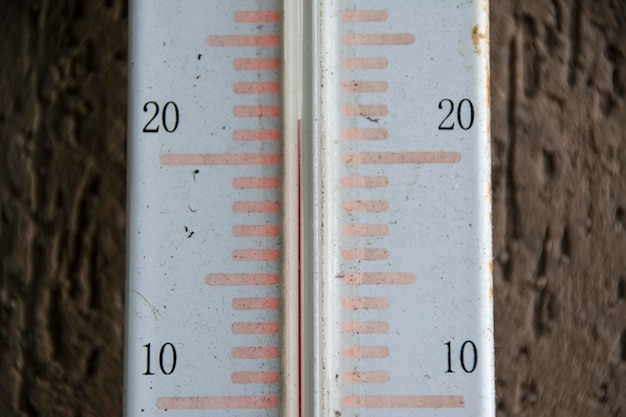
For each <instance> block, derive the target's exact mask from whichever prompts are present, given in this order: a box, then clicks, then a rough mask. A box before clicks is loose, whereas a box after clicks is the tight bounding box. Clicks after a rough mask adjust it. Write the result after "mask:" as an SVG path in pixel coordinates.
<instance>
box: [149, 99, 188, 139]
mask: <svg viewBox="0 0 626 417" xmlns="http://www.w3.org/2000/svg"><path fill="white" fill-rule="evenodd" d="M143 111H144V113H147V112H149V111H150V112H152V113H153V114H152V118H151V119H150V120H148V123H146V125H145V126H144V127H143V131H144V132H145V133H157V132H158V131H159V128H160V127H161V125H163V129H165V131H166V132H167V133H172V132H173V131H175V130H176V128H177V127H178V117H179V112H178V106H177V105H176V103H174V102H173V101H168V102H167V103H165V106H163V111H161V110H160V107H159V103H157V102H156V101H148V102H147V103H146V104H144V105H143ZM159 113H161V124H159V121H158V120H155V119H156V118H157V117H158V116H159Z"/></svg>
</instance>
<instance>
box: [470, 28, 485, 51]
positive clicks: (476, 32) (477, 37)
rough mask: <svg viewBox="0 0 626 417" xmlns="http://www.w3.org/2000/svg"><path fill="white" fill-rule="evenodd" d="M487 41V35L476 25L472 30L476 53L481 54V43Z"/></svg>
mask: <svg viewBox="0 0 626 417" xmlns="http://www.w3.org/2000/svg"><path fill="white" fill-rule="evenodd" d="M485 39H487V34H486V33H485V32H481V31H480V26H478V25H474V27H473V28H472V42H474V52H475V53H477V54H481V53H482V51H481V49H480V41H483V40H485Z"/></svg>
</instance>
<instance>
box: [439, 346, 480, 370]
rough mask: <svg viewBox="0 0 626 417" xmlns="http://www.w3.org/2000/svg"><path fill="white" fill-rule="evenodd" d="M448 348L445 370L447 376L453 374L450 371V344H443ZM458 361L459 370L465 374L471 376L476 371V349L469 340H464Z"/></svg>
mask: <svg viewBox="0 0 626 417" xmlns="http://www.w3.org/2000/svg"><path fill="white" fill-rule="evenodd" d="M444 345H446V346H447V347H448V369H447V370H446V373H447V374H453V373H454V371H453V370H452V342H446V343H444ZM459 359H460V360H461V368H462V369H463V371H464V372H465V373H467V374H471V373H472V372H474V371H475V370H476V366H477V365H478V349H477V348H476V345H475V344H474V342H472V341H471V340H466V341H465V342H463V344H462V345H461V350H460V352H459Z"/></svg>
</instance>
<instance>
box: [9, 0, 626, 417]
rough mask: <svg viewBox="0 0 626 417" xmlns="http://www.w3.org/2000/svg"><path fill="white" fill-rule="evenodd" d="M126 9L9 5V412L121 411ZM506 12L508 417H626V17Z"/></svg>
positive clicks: (74, 3)
mask: <svg viewBox="0 0 626 417" xmlns="http://www.w3.org/2000/svg"><path fill="white" fill-rule="evenodd" d="M126 10H127V4H126V2H125V1H123V0H90V1H83V0H55V1H51V0H49V1H45V0H38V1H36V0H25V1H18V0H0V65H1V66H0V92H1V93H2V94H0V375H2V382H0V416H24V417H25V416H29V417H31V416H106V417H109V416H111V417H112V416H119V415H121V384H122V329H123V327H122V325H123V285H124V253H125V248H124V220H125V211H124V205H125V196H124V193H125V123H126V120H125V115H126V78H127V62H126V54H127V46H126V43H127V11H126ZM491 13H492V21H491V25H492V27H491V36H492V43H491V50H492V108H493V115H492V116H493V117H492V119H493V124H492V134H493V144H494V147H493V157H494V158H493V174H494V176H493V185H494V188H493V197H494V223H495V230H494V242H495V249H494V251H495V254H494V255H495V260H496V262H495V271H494V273H495V304H496V342H497V346H496V356H497V358H496V359H497V360H496V366H497V378H498V384H497V388H498V399H497V404H498V415H499V416H500V417H504V416H533V417H539V416H581V417H582V416H585V417H588V416H607V417H609V416H626V165H625V164H626V133H625V132H626V104H625V98H626V97H625V94H626V4H625V3H624V2H623V1H621V0H587V1H585V0H518V1H513V0H511V1H503V0H492V4H491Z"/></svg>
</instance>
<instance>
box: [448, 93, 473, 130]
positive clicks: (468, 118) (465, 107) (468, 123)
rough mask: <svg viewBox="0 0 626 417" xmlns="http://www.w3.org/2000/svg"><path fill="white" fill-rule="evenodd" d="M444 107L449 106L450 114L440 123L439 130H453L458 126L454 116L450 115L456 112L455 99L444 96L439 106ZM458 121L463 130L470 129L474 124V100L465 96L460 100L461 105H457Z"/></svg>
mask: <svg viewBox="0 0 626 417" xmlns="http://www.w3.org/2000/svg"><path fill="white" fill-rule="evenodd" d="M444 107H447V108H448V110H447V111H448V114H447V115H446V117H444V119H443V120H442V121H441V123H440V124H439V130H453V129H454V127H455V126H456V124H455V122H454V118H452V119H451V120H448V119H450V116H452V114H453V113H454V107H455V106H454V101H452V100H450V99H449V98H444V99H443V100H441V101H440V102H439V108H440V109H441V110H443V108H444ZM456 121H457V122H458V124H459V127H460V128H461V129H463V130H469V129H470V128H471V127H472V125H473V124H474V105H473V104H472V102H471V101H470V100H469V99H467V98H464V99H463V100H461V101H459V105H458V106H456Z"/></svg>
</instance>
